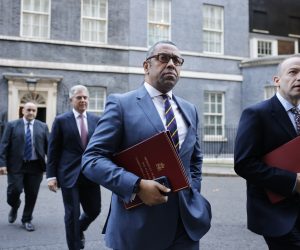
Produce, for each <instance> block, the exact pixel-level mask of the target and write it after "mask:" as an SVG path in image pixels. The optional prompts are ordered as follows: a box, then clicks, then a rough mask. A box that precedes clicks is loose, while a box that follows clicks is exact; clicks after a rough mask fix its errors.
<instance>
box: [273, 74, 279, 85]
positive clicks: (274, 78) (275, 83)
mask: <svg viewBox="0 0 300 250" xmlns="http://www.w3.org/2000/svg"><path fill="white" fill-rule="evenodd" d="M273 82H274V85H275V86H276V87H279V85H280V77H279V76H274V77H273Z"/></svg>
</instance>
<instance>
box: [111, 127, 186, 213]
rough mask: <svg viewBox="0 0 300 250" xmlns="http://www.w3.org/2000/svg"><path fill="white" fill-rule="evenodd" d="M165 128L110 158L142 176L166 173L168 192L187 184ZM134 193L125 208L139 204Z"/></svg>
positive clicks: (143, 177)
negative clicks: (169, 189) (169, 188)
mask: <svg viewBox="0 0 300 250" xmlns="http://www.w3.org/2000/svg"><path fill="white" fill-rule="evenodd" d="M170 136H171V135H170V134H169V131H163V132H160V133H158V134H156V135H154V136H152V137H150V138H148V139H146V140H144V141H142V142H140V143H138V144H136V145H134V146H132V147H130V148H128V149H125V150H124V151H121V152H120V153H117V154H116V155H114V157H113V161H114V162H115V163H116V164H117V165H118V166H120V167H123V168H125V169H126V170H127V171H129V172H132V173H134V174H135V175H137V176H139V177H141V178H142V179H147V180H154V179H156V178H159V177H162V176H166V178H167V180H168V182H169V185H170V186H171V189H172V192H177V191H179V190H181V189H184V188H188V187H189V181H188V177H187V175H186V173H185V169H184V166H183V164H182V162H181V160H180V158H179V156H178V154H177V151H176V149H175V146H174V144H173V142H172V139H171V137H170ZM141 204H142V201H141V200H140V199H139V198H138V197H136V198H135V199H134V200H133V201H132V202H130V203H127V204H125V208H126V209H129V208H132V207H136V206H138V205H141Z"/></svg>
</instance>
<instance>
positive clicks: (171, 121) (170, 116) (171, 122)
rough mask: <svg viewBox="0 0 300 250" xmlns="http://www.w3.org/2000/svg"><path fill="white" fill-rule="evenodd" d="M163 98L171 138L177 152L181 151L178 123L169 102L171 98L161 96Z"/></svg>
mask: <svg viewBox="0 0 300 250" xmlns="http://www.w3.org/2000/svg"><path fill="white" fill-rule="evenodd" d="M161 96H162V97H163V99H164V105H165V116H166V125H167V129H168V130H169V131H170V133H171V137H172V140H173V142H174V145H175V148H176V150H177V151H179V137H178V130H177V123H176V119H175V115H174V112H173V109H172V106H171V103H170V101H169V97H168V96H167V95H166V94H164V95H161Z"/></svg>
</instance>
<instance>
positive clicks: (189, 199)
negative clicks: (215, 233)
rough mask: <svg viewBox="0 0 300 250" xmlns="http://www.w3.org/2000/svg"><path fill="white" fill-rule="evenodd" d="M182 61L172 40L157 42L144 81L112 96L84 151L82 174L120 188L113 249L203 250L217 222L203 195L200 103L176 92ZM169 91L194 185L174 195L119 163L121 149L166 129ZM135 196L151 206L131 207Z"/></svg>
mask: <svg viewBox="0 0 300 250" xmlns="http://www.w3.org/2000/svg"><path fill="white" fill-rule="evenodd" d="M183 61H184V60H183V58H181V55H180V52H179V50H178V49H177V47H176V45H175V44H173V43H172V42H169V41H161V42H158V43H156V44H155V45H153V46H152V47H151V48H150V49H149V51H148V54H147V58H146V60H145V61H144V63H143V66H144V72H145V82H144V84H143V86H141V87H140V88H138V89H136V90H134V91H131V92H128V93H125V94H114V95H110V96H109V98H108V101H107V104H106V109H105V112H104V115H103V116H102V119H101V120H100V122H99V124H98V126H97V128H96V130H95V133H94V135H93V136H92V138H91V140H90V143H89V145H88V147H87V149H86V151H85V153H84V155H83V159H82V161H83V164H82V168H83V174H84V175H85V176H86V177H87V178H89V179H90V180H92V181H95V182H97V183H98V184H101V185H103V186H104V187H106V188H108V189H109V190H111V191H112V192H113V194H112V200H111V209H110V213H109V215H108V218H107V222H106V228H105V241H106V245H107V246H108V247H110V248H113V249H118V250H140V249H143V250H156V249H157V250H158V249H170V250H171V249H172V250H176V249H177V250H179V249H180V250H182V249H185V250H199V240H200V238H201V237H202V236H203V235H204V234H205V233H206V232H207V231H208V230H209V228H210V220H211V210H210V205H209V203H208V202H207V201H206V200H205V198H204V197H203V196H202V195H201V194H200V190H201V167H202V155H201V152H200V148H199V141H198V134H197V126H198V124H197V123H198V116H197V112H196V109H195V106H194V105H192V104H190V103H188V102H187V101H185V100H183V99H181V98H179V97H176V96H174V95H173V93H172V89H173V87H174V86H175V85H176V83H177V81H178V79H179V75H180V70H181V66H182V64H183ZM162 94H166V95H167V96H168V99H169V101H170V103H171V106H172V110H173V111H174V114H175V120H176V122H177V128H178V135H179V156H180V158H181V160H182V162H183V165H184V167H185V171H186V173H187V176H188V178H189V182H190V188H188V189H184V190H182V191H179V192H178V193H169V194H168V196H164V195H163V194H162V193H161V191H162V192H169V191H170V190H169V189H168V188H166V187H165V186H163V185H161V184H159V183H158V182H156V181H154V180H146V179H140V178H139V176H136V175H135V174H133V173H131V172H128V171H126V170H125V169H124V168H122V166H118V165H116V164H114V162H113V161H112V156H113V155H114V153H117V152H119V151H121V150H124V149H126V148H128V147H130V146H133V145H135V144H137V143H139V142H141V141H143V140H145V139H147V138H149V137H151V136H153V135H155V134H157V133H159V132H161V131H164V130H166V127H167V125H166V124H165V122H166V117H165V114H164V113H165V111H164V104H163V101H164V99H163V97H162V96H161V95H162ZM158 150H159V149H158ZM135 195H137V196H139V198H140V199H141V200H142V201H143V202H144V203H145V204H144V205H141V206H139V207H136V208H133V209H130V210H126V209H125V208H124V203H123V202H126V203H127V202H129V201H130V200H132V198H133V197H135Z"/></svg>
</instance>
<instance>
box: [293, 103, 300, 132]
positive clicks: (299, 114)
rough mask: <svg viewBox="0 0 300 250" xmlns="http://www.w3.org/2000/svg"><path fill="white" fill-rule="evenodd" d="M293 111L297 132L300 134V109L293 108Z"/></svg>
mask: <svg viewBox="0 0 300 250" xmlns="http://www.w3.org/2000/svg"><path fill="white" fill-rule="evenodd" d="M291 112H292V113H293V114H294V117H295V123H296V129H297V134H298V135H300V110H299V109H298V108H297V107H294V108H292V109H291Z"/></svg>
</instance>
